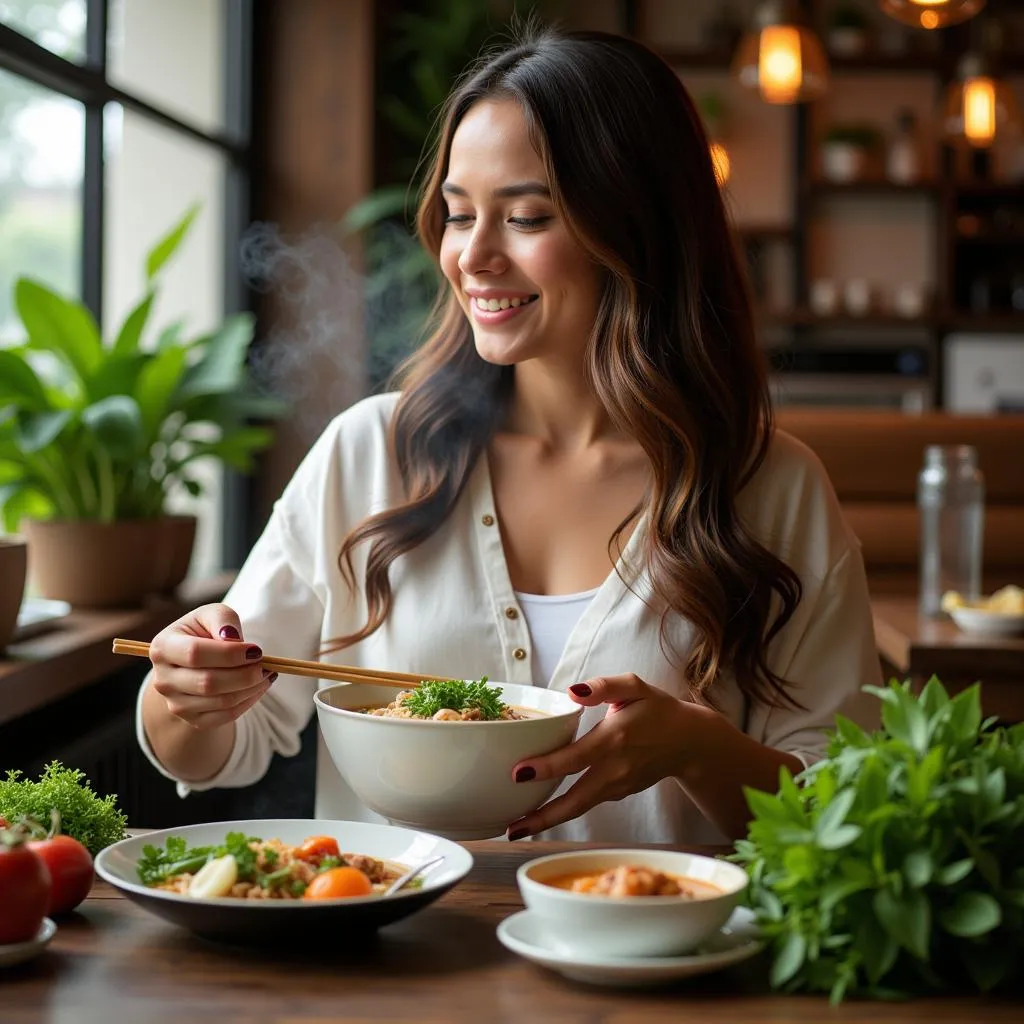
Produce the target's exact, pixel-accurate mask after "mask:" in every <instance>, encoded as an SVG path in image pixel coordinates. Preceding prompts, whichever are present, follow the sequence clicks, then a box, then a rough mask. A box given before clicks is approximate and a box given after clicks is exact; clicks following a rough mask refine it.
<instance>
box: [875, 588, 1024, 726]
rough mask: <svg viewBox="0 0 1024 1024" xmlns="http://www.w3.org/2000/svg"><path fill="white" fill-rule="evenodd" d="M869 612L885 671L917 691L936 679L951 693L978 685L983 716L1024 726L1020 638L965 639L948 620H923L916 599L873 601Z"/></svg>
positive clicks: (1023, 646)
mask: <svg viewBox="0 0 1024 1024" xmlns="http://www.w3.org/2000/svg"><path fill="white" fill-rule="evenodd" d="M871 609H872V613H873V615H874V622H875V642H876V643H877V644H878V651H879V654H880V655H881V656H882V659H883V661H884V662H886V663H887V669H888V670H890V671H892V672H893V673H894V674H896V675H898V676H899V677H900V678H909V679H911V680H912V681H913V683H914V685H915V686H921V685H923V684H924V683H925V682H927V681H928V679H929V678H930V677H931V676H932V675H937V676H938V677H939V679H941V680H942V683H943V685H944V686H945V687H946V689H947V690H949V691H950V692H958V691H960V690H962V689H964V687H966V686H969V685H971V683H974V682H977V681H979V680H980V681H981V683H982V691H981V692H982V705H983V707H984V709H985V713H986V714H989V715H998V716H999V717H1000V718H1003V719H1006V720H1007V721H1012V722H1021V721H1024V637H1016V638H998V637H985V636H978V635H976V634H972V633H965V632H963V631H962V630H961V629H960V628H959V627H958V626H957V625H956V623H954V622H953V621H951V620H949V619H930V618H926V617H924V616H921V615H920V614H919V613H918V610H917V597H916V596H910V595H892V594H885V595H876V596H874V597H873V598H872V600H871ZM887 681H888V680H887Z"/></svg>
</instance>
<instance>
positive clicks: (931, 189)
mask: <svg viewBox="0 0 1024 1024" xmlns="http://www.w3.org/2000/svg"><path fill="white" fill-rule="evenodd" d="M941 191H942V190H941V187H940V185H939V184H938V183H937V182H934V181H919V182H914V183H913V184H910V185H901V184H899V183H898V182H895V181H885V180H884V179H862V180H859V181H827V180H825V179H824V178H822V179H818V180H815V181H811V182H809V183H808V185H807V193H808V195H811V196H819V197H827V196H864V197H872V198H879V197H881V198H892V199H906V198H910V197H914V198H916V197H923V198H926V199H934V198H936V197H937V196H938V195H939V194H940V193H941Z"/></svg>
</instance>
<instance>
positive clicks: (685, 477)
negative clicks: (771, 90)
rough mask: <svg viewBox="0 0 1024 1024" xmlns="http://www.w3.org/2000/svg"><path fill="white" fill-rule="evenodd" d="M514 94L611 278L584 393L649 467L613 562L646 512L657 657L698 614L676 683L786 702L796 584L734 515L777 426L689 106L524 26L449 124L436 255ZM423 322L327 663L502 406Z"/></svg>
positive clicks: (491, 378)
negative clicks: (780, 667)
mask: <svg viewBox="0 0 1024 1024" xmlns="http://www.w3.org/2000/svg"><path fill="white" fill-rule="evenodd" d="M508 98H512V99H514V100H515V101H516V102H518V103H519V105H520V106H521V108H522V110H523V113H524V115H525V117H526V119H527V123H528V125H529V129H530V133H531V138H532V141H533V143H534V145H535V147H536V149H537V151H538V153H539V154H540V155H541V157H542V159H543V160H544V163H545V166H546V169H547V175H548V183H549V186H550V189H551V194H552V200H553V203H554V206H555V209H556V212H557V214H558V216H559V217H561V218H563V219H564V221H565V223H567V224H568V225H569V228H570V230H571V231H572V232H573V234H574V235H575V237H576V238H577V240H578V242H579V243H580V244H581V245H582V246H583V247H584V248H585V249H586V250H587V251H588V252H589V254H590V255H591V257H592V258H593V260H594V261H595V262H596V263H597V264H598V265H599V266H600V267H602V268H603V275H604V282H603V291H602V298H601V302H600V308H599V311H598V314H597V319H596V321H595V323H594V327H593V331H592V335H591V338H590V341H589V345H588V349H587V356H586V358H587V370H588V372H589V376H590V380H591V382H592V385H593V387H594V389H595V392H596V393H597V395H598V396H599V397H600V399H601V401H602V402H603V404H604V406H605V408H606V409H607V411H608V414H609V416H610V418H611V420H612V421H613V422H614V424H615V425H616V427H618V428H619V429H620V430H622V431H623V432H624V433H626V434H627V435H629V436H632V437H634V438H636V440H637V441H638V442H639V443H640V445H641V446H642V447H643V449H644V451H645V452H646V454H647V456H648V458H649V459H650V463H651V483H650V486H649V488H648V491H647V494H646V495H645V497H644V500H643V502H642V504H641V506H640V507H638V508H637V509H636V510H634V513H633V514H632V515H630V516H629V517H628V518H627V519H626V520H625V521H624V522H623V523H621V524H620V525H619V527H618V529H617V530H616V532H615V534H614V535H613V536H612V537H611V538H610V540H609V551H610V552H611V550H612V549H613V548H614V547H618V546H619V538H620V535H621V533H622V531H623V530H624V529H625V528H626V526H627V525H628V524H629V522H631V521H632V520H633V519H634V518H635V517H636V516H637V515H638V514H639V513H640V512H642V511H644V510H646V511H648V512H649V528H648V530H647V532H646V534H645V535H644V547H643V556H642V557H643V561H644V567H645V569H646V571H647V574H648V577H649V580H650V584H651V587H652V588H653V591H654V594H655V595H656V596H657V597H658V598H660V600H661V601H662V602H663V605H664V608H665V614H664V615H663V617H662V627H661V635H662V645H663V647H665V645H666V635H667V634H666V621H667V616H668V615H669V614H670V613H676V614H678V615H680V616H683V617H684V618H686V619H688V620H690V622H691V623H692V624H693V627H694V630H695V633H694V643H693V644H692V647H691V648H690V650H689V652H688V654H687V657H686V660H685V665H684V670H685V672H686V677H687V680H688V683H689V686H690V690H691V693H692V694H693V695H694V696H695V697H699V698H701V699H704V700H705V701H707V702H708V703H711V704H714V703H715V701H714V694H713V690H712V687H713V684H714V682H715V680H716V678H717V677H718V675H719V673H720V672H721V671H722V670H723V669H724V668H726V667H728V668H730V669H731V670H732V672H733V673H734V675H735V678H736V680H737V682H738V684H739V687H740V689H741V690H742V691H743V693H744V695H745V696H746V697H747V698H748V699H750V700H753V701H761V702H765V703H769V704H772V705H775V706H779V705H782V704H784V703H791V704H795V703H796V702H795V701H794V699H793V698H792V697H791V696H790V695H789V694H788V693H787V684H786V682H785V681H784V680H783V679H781V678H780V677H779V676H777V675H776V674H775V673H774V672H772V670H771V669H770V668H769V665H768V659H767V655H766V651H767V647H768V645H769V644H770V642H771V640H772V638H773V637H774V636H775V635H776V634H777V633H778V632H779V630H780V629H781V628H782V627H783V626H784V625H785V623H786V622H787V621H788V620H789V618H790V617H791V615H792V614H793V611H794V609H795V607H796V605H797V603H798V602H799V600H800V595H801V587H800V580H799V578H798V577H797V575H796V573H795V572H794V571H793V570H792V569H791V568H790V567H789V566H787V565H786V564H785V563H784V562H782V561H781V560H780V559H779V558H777V557H776V556H775V555H773V554H772V553H771V552H770V551H768V550H767V549H766V548H765V547H764V546H763V545H762V544H760V543H759V542H758V541H757V540H756V539H755V538H754V537H753V536H751V534H750V533H749V532H748V531H747V529H746V528H745V527H744V525H743V524H742V523H741V521H740V518H739V516H738V514H737V509H736V498H737V494H738V493H739V491H740V490H741V489H742V488H743V487H744V485H745V484H746V483H747V482H748V481H749V480H750V478H751V476H752V475H753V474H754V473H755V471H756V470H757V469H758V467H759V466H760V465H761V464H762V462H763V460H764V458H765V455H766V452H767V449H768V445H769V443H770V439H771V434H772V430H773V423H772V411H771V401H770V395H769V390H768V384H767V378H766V370H765V365H764V362H763V357H762V355H761V353H760V350H759V348H758V346H757V343H756V341H755V333H754V325H753V320H752V313H751V302H750V297H749V294H748V290H747V282H746V277H745V273H744V270H743V269H742V262H741V259H740V257H739V256H738V254H737V251H736V248H735V246H734V239H733V233H732V231H731V229H730V226H729V222H728V217H727V215H726V211H725V208H724V205H723V201H722V196H721V193H720V189H719V185H718V182H717V180H716V178H715V172H714V168H713V165H712V161H711V157H710V151H709V143H708V139H707V137H706V134H705V131H704V128H703V125H702V124H701V120H700V117H699V115H698V113H697V111H696V109H695V107H694V104H693V102H692V100H691V99H690V96H689V95H688V93H687V91H686V89H685V88H684V87H683V85H682V83H681V82H680V81H679V79H678V78H677V76H676V75H675V73H674V72H673V71H672V69H671V68H670V67H669V66H668V65H667V64H666V63H665V62H664V61H662V60H661V58H659V57H658V56H656V55H655V54H654V53H652V52H651V51H650V50H648V49H646V48H645V47H644V46H642V45H640V44H639V43H636V42H634V41H632V40H629V39H625V38H621V37H618V36H613V35H608V34H604V33H597V32H570V33H558V32H554V31H551V30H542V31H537V30H527V33H526V35H525V37H523V38H521V39H520V40H518V41H517V42H515V43H514V44H513V45H511V46H510V47H507V48H505V49H504V50H502V51H501V52H499V53H497V54H496V55H493V54H492V55H490V56H488V57H485V58H484V59H483V60H482V61H481V62H480V63H479V64H478V65H477V66H476V67H475V68H473V69H471V70H470V71H469V72H468V73H467V75H466V76H465V77H464V78H463V80H462V81H461V82H460V83H459V84H458V85H457V87H456V88H455V90H454V92H453V94H452V95H451V97H450V98H449V100H448V103H447V105H446V108H445V110H444V112H443V117H442V121H441V127H440V131H439V134H438V142H437V145H436V149H435V151H434V153H433V155H432V161H431V163H430V165H429V173H428V174H427V176H426V179H425V184H424V188H423V191H422V199H421V202H420V206H419V211H418V217H417V228H418V233H419V236H420V239H421V241H422V243H423V244H424V245H425V246H426V248H427V249H428V250H429V252H431V253H432V254H433V255H434V257H435V258H437V256H438V254H439V251H440V246H441V239H442V235H443V233H444V220H445V215H446V207H445V203H444V200H443V199H442V196H441V191H440V186H441V183H442V182H443V181H444V178H445V175H446V172H447V164H448V155H449V152H450V149H451V143H452V136H453V134H454V132H455V130H456V128H457V127H458V125H459V122H460V121H461V120H462V118H463V116H464V115H465V114H466V112H467V111H468V110H469V108H470V107H471V106H473V104H474V103H477V102H479V101H481V100H483V99H508ZM432 324H433V330H432V333H431V334H430V335H429V337H428V338H427V340H426V341H425V343H424V344H423V345H422V347H420V348H419V349H418V350H417V351H416V352H415V353H414V354H413V356H412V357H411V358H410V359H409V360H407V362H406V363H405V364H404V366H402V367H401V368H400V370H399V374H398V378H397V383H398V385H399V387H400V390H401V395H400V397H399V399H398V403H397V406H396V409H395V413H394V417H393V419H392V422H391V426H390V437H389V443H390V447H391V452H392V456H393V458H394V459H395V462H396V464H397V467H398V471H399V473H400V475H401V479H402V482H403V484H404V488H405V499H406V500H405V501H404V503H402V504H400V505H398V506H397V507H395V508H390V509H388V510H386V511H383V512H379V513H376V514H374V515H371V516H369V517H368V518H367V519H365V520H364V521H363V522H361V523H360V524H358V525H357V526H356V527H355V529H353V530H352V532H351V533H350V534H349V535H348V536H347V537H346V538H345V541H344V543H343V545H342V548H341V552H340V554H339V557H338V562H339V567H340V568H341V571H342V574H343V576H344V577H345V579H346V581H347V583H348V584H349V586H351V587H353V588H355V587H356V574H355V572H354V569H353V561H352V555H353V551H354V549H355V548H356V547H357V546H358V545H360V544H364V543H366V544H369V550H368V555H367V565H366V581H365V592H366V598H367V604H368V618H367V621H366V623H365V625H364V626H363V628H362V629H360V630H359V631H358V632H356V633H353V634H351V635H349V636H345V637H340V638H338V639H336V640H334V641H331V642H330V644H329V645H328V647H327V650H338V649H340V648H342V647H345V646H348V645H349V644H352V643H355V642H357V641H359V640H362V639H364V638H365V637H367V636H369V635H370V634H371V633H372V632H373V631H374V630H376V629H377V628H378V627H379V626H380V625H381V623H382V622H383V621H384V620H385V618H386V617H387V615H388V612H389V610H390V607H391V602H392V592H391V586H390V583H389V578H388V569H389V566H390V565H391V563H392V562H394V561H395V559H397V558H399V557H400V556H401V555H403V554H405V553H406V552H408V551H410V550H411V549H412V548H414V547H416V546H417V545H418V544H421V543H422V542H423V541H424V540H426V539H427V538H428V537H430V536H431V535H432V534H433V533H434V532H435V531H436V530H437V529H438V528H439V527H440V526H441V524H442V523H443V522H444V520H445V518H446V517H447V516H448V515H449V513H450V512H451V511H452V509H453V508H454V507H455V505H456V503H457V502H458V501H459V498H460V496H461V494H462V492H463V489H464V488H465V486H466V483H467V480H468V479H469V477H470V474H471V472H472V470H473V467H474V465H475V464H476V461H477V459H479V458H481V457H486V449H487V446H488V443H489V441H490V439H491V438H492V436H493V435H494V433H495V432H496V431H497V430H499V429H500V427H501V425H502V422H503V419H504V417H505V416H506V413H507V410H508V407H509V401H510V398H511V395H512V389H513V386H514V376H515V371H514V368H512V367H499V366H496V365H493V364H491V363H488V362H485V361H484V360H483V359H482V358H481V357H480V356H479V355H478V354H477V352H476V348H475V346H474V343H473V337H472V332H471V329H470V325H469V323H468V321H467V319H466V317H465V315H464V314H463V311H462V309H461V307H460V306H459V303H458V300H457V298H456V296H455V295H454V294H453V293H452V291H451V289H450V287H449V286H448V285H447V284H444V285H443V286H442V288H441V291H440V294H439V295H438V299H437V302H436V305H435V309H434V315H433V320H432Z"/></svg>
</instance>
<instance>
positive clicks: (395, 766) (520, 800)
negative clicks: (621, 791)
mask: <svg viewBox="0 0 1024 1024" xmlns="http://www.w3.org/2000/svg"><path fill="white" fill-rule="evenodd" d="M490 685H492V686H497V687H498V688H499V689H500V690H501V693H502V699H503V700H504V701H505V703H506V704H512V705H516V706H519V707H523V708H528V709H532V710H535V711H540V712H543V714H541V715H538V716H537V717H536V718H526V719H521V720H508V721H496V722H434V721H432V720H430V719H416V718H386V717H384V716H382V715H367V714H364V713H362V712H360V711H359V710H357V709H359V708H366V707H371V706H379V705H383V704H388V703H390V702H391V701H392V700H394V699H395V696H396V693H397V692H398V691H396V690H395V689H393V688H389V687H386V686H370V685H367V684H365V683H339V684H337V685H336V686H328V687H325V688H324V689H322V690H319V691H318V692H317V694H316V697H315V702H316V710H317V716H318V717H319V719H320V731H321V732H322V733H323V737H324V742H325V743H326V745H327V750H328V752H329V753H330V755H331V760H332V761H333V762H334V764H335V767H337V769H338V771H339V773H340V774H341V776H342V778H344V779H345V781H346V782H347V783H348V784H349V785H350V786H351V787H352V791H353V792H354V793H355V795H356V796H357V797H358V798H359V799H360V800H361V801H362V802H363V803H364V804H365V805H366V806H367V807H369V808H370V809H371V810H373V811H376V812H377V813H378V814H380V815H383V816H384V817H385V818H387V819H388V820H389V821H390V822H392V823H393V824H395V825H402V826H404V827H405V828H416V829H423V830H424V831H426V832H433V833H434V834H435V835H439V836H444V837H445V838H446V839H456V840H465V839H493V838H494V837H495V836H500V835H503V834H504V832H505V830H506V829H507V828H508V826H509V825H510V824H511V823H512V822H513V821H516V820H517V819H519V818H521V817H522V816H523V815H524V814H529V813H530V811H533V810H535V809H536V808H538V807H539V806H540V805H541V804H542V803H544V801H545V800H547V798H548V797H549V796H551V794H552V793H553V792H554V791H555V789H556V787H557V786H558V783H559V782H560V781H561V779H550V780H547V781H534V782H516V781H515V780H514V779H513V777H512V769H513V768H514V766H515V765H516V763H517V762H518V761H521V760H523V759H524V758H527V757H531V756H536V755H538V754H547V753H550V752H551V751H552V750H557V749H558V748H559V747H564V746H565V745H566V744H567V743H571V742H572V740H573V737H574V736H575V735H576V729H577V728H578V726H579V721H580V715H581V714H582V712H583V708H582V707H581V706H580V705H579V704H576V703H575V702H574V701H573V700H572V698H571V697H569V696H568V695H567V694H565V693H561V692H560V691H558V690H543V689H541V688H540V687H537V686H518V685H516V684H514V683H491V684H490Z"/></svg>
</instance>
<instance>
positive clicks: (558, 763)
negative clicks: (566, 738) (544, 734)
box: [508, 675, 703, 839]
mask: <svg viewBox="0 0 1024 1024" xmlns="http://www.w3.org/2000/svg"><path fill="white" fill-rule="evenodd" d="M569 695H570V696H571V697H572V698H573V700H575V701H576V703H577V704H582V705H584V706H585V707H595V706H596V705H598V704H607V705H609V708H608V712H607V714H606V715H605V717H604V720H603V721H601V722H599V723H598V724H597V725H596V726H594V728H593V729H591V730H590V731H589V732H587V733H585V734H584V735H583V736H581V737H580V738H579V739H578V740H576V741H575V742H573V743H570V744H568V745H567V746H565V747H562V748H560V749H559V750H555V751H552V753H550V754H545V755H543V756H541V757H531V758H528V759H527V760H525V761H520V762H519V763H518V764H517V765H516V766H515V768H513V777H514V778H515V780H516V781H517V782H530V781H532V780H534V779H554V778H562V777H563V776H566V775H575V774H576V773H577V772H584V774H583V775H582V776H581V777H580V778H579V779H578V780H577V781H576V783H575V784H574V785H573V786H572V788H571V789H569V790H568V791H567V792H566V793H564V794H562V796H560V797H557V798H556V799H554V800H552V801H550V802H549V803H546V804H544V805H543V806H542V807H539V808H538V809H537V810H536V811H534V812H533V813H532V814H528V815H527V816H526V817H525V818H520V820H519V821H514V822H512V823H511V824H510V825H509V828H508V837H509V839H522V838H524V837H525V836H528V835H534V834H536V833H538V832H543V831H544V830H545V829H549V828H552V827H553V826H555V825H561V824H562V823H563V822H566V821H571V820H572V819H573V818H578V817H579V816H580V815H581V814H584V813H585V812H586V811H589V810H590V809H591V808H592V807H596V806H597V805H598V804H601V803H604V802H605V801H606V800H621V799H622V798H623V797H626V796H630V795H631V794H633V793H639V792H641V791H642V790H645V789H647V788H648V787H650V786H653V785H654V784H655V783H656V782H660V781H661V780H662V779H666V778H671V777H673V776H678V775H681V774H682V770H683V764H684V758H685V755H686V749H687V743H686V734H687V732H688V731H689V726H690V723H691V722H692V721H693V715H694V714H695V713H696V714H699V713H700V711H701V710H703V709H699V708H697V707H696V706H695V705H693V704H690V703H688V702H686V701H682V700H679V699H677V698H676V697H673V696H672V695H671V694H668V693H666V692H665V691H664V690H659V689H658V688H657V687H654V686H649V685H648V684H647V683H645V682H644V681H643V680H642V679H640V678H638V677H637V676H635V675H622V676H605V677H602V678H598V679H591V680H588V681H587V682H586V683H577V684H576V685H575V686H570V687H569Z"/></svg>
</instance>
